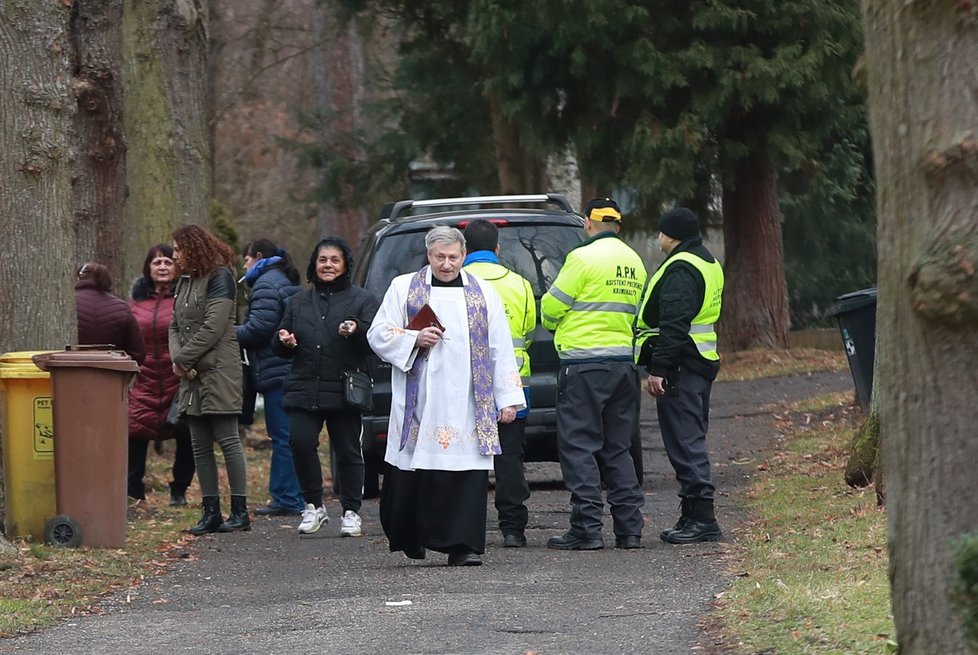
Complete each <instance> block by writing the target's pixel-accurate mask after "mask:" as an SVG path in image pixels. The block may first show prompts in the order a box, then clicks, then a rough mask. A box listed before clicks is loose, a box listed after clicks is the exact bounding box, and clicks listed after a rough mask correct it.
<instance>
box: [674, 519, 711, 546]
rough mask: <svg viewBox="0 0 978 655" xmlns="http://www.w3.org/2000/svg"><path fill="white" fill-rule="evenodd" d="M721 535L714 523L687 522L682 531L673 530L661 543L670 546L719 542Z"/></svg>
mask: <svg viewBox="0 0 978 655" xmlns="http://www.w3.org/2000/svg"><path fill="white" fill-rule="evenodd" d="M722 538H723V533H722V532H720V525H719V524H718V523H717V522H716V521H708V522H701V521H692V520H690V521H687V522H686V525H684V526H683V528H682V530H673V531H672V532H670V533H669V534H667V535H666V536H665V537H664V538H663V541H665V542H666V543H670V544H695V543H698V542H700V541H720V539H722Z"/></svg>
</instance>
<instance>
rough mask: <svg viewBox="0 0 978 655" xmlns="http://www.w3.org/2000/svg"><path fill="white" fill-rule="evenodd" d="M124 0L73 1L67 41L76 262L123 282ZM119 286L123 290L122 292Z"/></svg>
mask: <svg viewBox="0 0 978 655" xmlns="http://www.w3.org/2000/svg"><path fill="white" fill-rule="evenodd" d="M121 27H122V0H75V1H74V2H73V3H72V5H71V21H70V38H71V45H72V59H73V62H72V63H73V68H74V77H73V78H72V92H73V93H74V96H75V100H76V102H77V104H78V110H77V112H76V113H75V121H74V128H75V140H76V141H75V142H76V153H77V155H76V157H75V161H74V164H75V167H74V175H73V177H72V208H73V214H74V230H75V263H76V264H81V263H83V262H86V261H97V262H100V263H102V264H105V265H106V266H108V268H109V272H110V273H111V275H112V279H113V280H114V281H115V284H116V290H117V291H120V292H121V293H122V294H123V295H125V293H126V290H127V289H126V288H125V285H121V284H120V283H121V282H122V281H123V279H122V246H123V233H124V229H123V211H124V208H125V200H126V140H125V134H124V131H123V124H122V104H123V98H122V30H121ZM120 287H121V288H120Z"/></svg>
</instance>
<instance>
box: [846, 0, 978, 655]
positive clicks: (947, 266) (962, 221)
mask: <svg viewBox="0 0 978 655" xmlns="http://www.w3.org/2000/svg"><path fill="white" fill-rule="evenodd" d="M863 18H864V23H865V40H866V52H867V58H868V82H869V100H870V126H871V130H872V135H873V148H874V157H875V164H876V175H877V185H878V201H877V204H878V216H879V219H878V233H879V238H878V249H879V296H878V298H879V306H878V328H877V333H878V334H877V338H878V339H879V351H878V352H879V359H880V366H879V374H880V375H879V378H877V380H876V384H877V385H879V393H880V441H881V444H882V457H881V459H882V468H883V471H884V473H885V475H886V503H887V522H888V530H889V554H890V579H891V593H892V603H893V615H894V620H895V623H896V627H897V635H898V640H899V644H900V653H901V655H916V654H917V653H942V654H957V653H967V652H973V651H972V650H969V647H968V645H966V644H965V642H964V638H963V633H962V630H961V628H960V626H959V624H958V622H957V620H956V618H955V612H954V611H953V609H952V606H951V603H950V601H949V596H948V592H949V588H950V586H951V585H952V584H953V583H954V581H955V580H956V579H957V572H956V570H955V566H954V562H953V559H952V552H953V549H954V547H955V543H956V540H957V539H958V538H959V537H961V536H962V535H964V534H965V533H968V532H970V531H973V530H975V528H976V523H975V508H976V507H978V485H975V472H974V469H975V464H974V463H975V461H978V440H976V439H975V434H976V426H978V403H976V402H975V389H976V388H978V276H976V273H975V271H976V269H978V8H976V5H975V3H974V2H952V1H949V0H945V1H940V2H920V1H918V2H886V1H883V0H864V2H863Z"/></svg>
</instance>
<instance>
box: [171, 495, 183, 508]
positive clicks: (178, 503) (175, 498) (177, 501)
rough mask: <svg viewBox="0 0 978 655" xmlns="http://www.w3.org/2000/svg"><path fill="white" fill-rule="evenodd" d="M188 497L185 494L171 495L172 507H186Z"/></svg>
mask: <svg viewBox="0 0 978 655" xmlns="http://www.w3.org/2000/svg"><path fill="white" fill-rule="evenodd" d="M186 506H187V497H186V496H184V495H183V494H170V507H186Z"/></svg>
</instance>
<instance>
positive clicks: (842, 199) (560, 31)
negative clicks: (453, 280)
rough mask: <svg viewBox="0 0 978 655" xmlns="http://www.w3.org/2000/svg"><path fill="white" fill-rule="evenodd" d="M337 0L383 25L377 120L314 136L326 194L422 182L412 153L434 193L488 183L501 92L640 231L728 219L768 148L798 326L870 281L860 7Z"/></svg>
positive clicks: (548, 150) (337, 197) (371, 194)
mask: <svg viewBox="0 0 978 655" xmlns="http://www.w3.org/2000/svg"><path fill="white" fill-rule="evenodd" d="M341 4H342V7H343V10H344V11H345V12H346V18H347V19H348V20H356V21H357V25H358V26H359V27H360V29H362V30H363V32H364V34H365V35H368V38H370V35H372V36H373V37H374V38H375V39H376V37H377V35H380V34H382V35H383V36H382V38H380V39H379V42H380V43H381V44H382V48H381V50H382V53H381V54H380V55H379V56H378V57H377V58H376V59H375V61H374V62H373V63H374V65H373V66H371V67H370V70H371V71H372V78H371V80H370V86H371V88H373V89H374V91H375V93H374V95H373V101H372V102H370V103H369V104H368V107H367V112H368V114H369V120H367V121H365V124H369V125H371V126H372V127H371V128H369V129H364V130H361V131H359V132H357V133H353V134H349V135H345V137H344V139H340V140H339V142H337V143H332V144H330V145H329V147H327V146H326V145H324V144H317V145H316V146H313V147H311V148H305V150H304V154H305V157H306V160H307V161H308V163H310V164H312V165H315V166H317V167H322V168H323V169H324V170H325V171H326V175H325V176H324V179H325V182H324V184H323V187H322V188H321V193H322V199H324V200H328V201H329V202H332V203H338V204H343V203H352V204H370V205H371V206H376V205H377V204H378V201H387V200H392V199H395V198H396V197H403V196H406V195H408V194H412V195H418V194H419V193H423V192H424V191H423V190H419V189H418V188H416V187H415V188H412V187H411V185H410V181H411V179H410V177H409V173H408V171H409V169H410V166H411V164H412V162H418V161H428V162H431V163H433V164H434V165H435V166H437V167H441V168H444V169H445V170H450V172H451V174H450V175H449V176H447V177H445V178H444V179H442V181H441V186H440V187H439V189H438V191H437V192H438V193H444V194H454V193H467V192H472V191H473V190H476V191H478V192H480V193H494V192H496V191H497V189H498V181H497V180H496V169H497V167H496V159H495V157H496V152H495V148H494V144H493V139H492V136H493V134H492V120H491V114H490V99H495V100H498V101H499V106H500V107H501V110H502V113H503V114H504V115H505V117H506V118H507V119H509V120H511V121H513V122H515V123H516V124H518V125H519V126H520V127H521V128H522V136H523V140H522V142H521V144H520V145H521V147H522V148H524V149H525V150H526V151H527V152H528V153H531V154H535V155H537V156H541V157H546V156H547V155H549V154H552V153H558V152H565V151H568V150H570V151H571V152H573V153H574V154H575V156H576V157H577V160H578V164H579V166H580V170H581V176H582V179H583V180H584V181H586V182H587V183H589V184H590V185H591V187H592V188H595V189H602V190H603V189H617V190H619V191H620V192H622V193H623V194H627V196H628V197H629V199H630V200H632V201H633V204H634V216H633V217H632V218H633V219H634V220H632V221H630V225H633V226H635V227H642V226H644V227H645V228H647V229H653V228H654V221H655V219H656V217H657V216H658V214H659V212H660V210H661V208H662V207H664V206H668V205H670V204H673V203H677V204H683V205H686V206H689V207H692V208H694V209H695V210H697V211H698V212H699V213H700V214H701V216H703V217H704V218H705V219H706V221H707V222H708V223H709V224H711V225H717V224H719V223H720V222H721V220H722V217H721V216H719V215H718V214H719V207H718V205H719V202H718V198H719V196H720V193H721V190H722V189H724V188H726V189H728V190H730V187H731V185H732V184H733V182H732V180H733V174H732V172H733V170H735V168H736V166H737V165H738V164H739V163H740V162H742V160H744V159H745V158H747V157H748V156H751V155H757V154H758V153H760V154H761V155H762V156H763V157H764V158H766V159H769V160H770V161H772V162H773V163H774V165H775V167H776V169H777V170H778V171H779V174H780V179H781V188H780V204H781V210H782V213H783V215H784V221H785V222H784V237H783V238H784V248H785V258H786V273H785V274H786V277H787V281H788V286H789V295H790V301H791V315H792V321H793V324H794V326H795V327H803V326H808V325H817V324H825V322H826V321H825V319H824V318H823V314H824V310H825V308H826V307H827V306H828V305H829V304H830V303H831V300H832V298H834V297H835V296H837V295H839V294H841V293H844V292H846V291H852V290H855V289H859V288H864V287H866V286H871V285H872V284H873V282H874V280H875V245H874V232H875V218H874V200H873V198H874V191H875V187H874V184H873V174H872V168H871V165H870V159H869V155H868V153H869V137H868V129H867V126H866V113H865V108H864V103H863V93H862V91H861V89H859V87H858V85H857V84H856V83H855V81H854V80H853V77H852V70H853V68H854V66H855V65H856V63H857V60H858V57H859V56H860V55H861V53H862V32H861V26H860V14H859V4H858V3H856V2H845V1H835V0H817V1H813V2H784V1H781V0H751V1H747V0H739V1H730V0H728V1H720V0H693V1H689V2H687V1H681V0H655V1H641V2H640V1H637V0H569V1H561V2H556V1H554V0H437V1H427V0H345V1H344V2H343V3H341ZM385 55H386V57H385ZM306 118H307V119H308V120H309V122H310V124H311V125H315V124H317V121H329V120H330V116H328V115H326V114H321V115H317V116H309V117H306ZM526 191H528V192H529V191H540V189H526ZM734 191H736V190H735V189H734Z"/></svg>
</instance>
